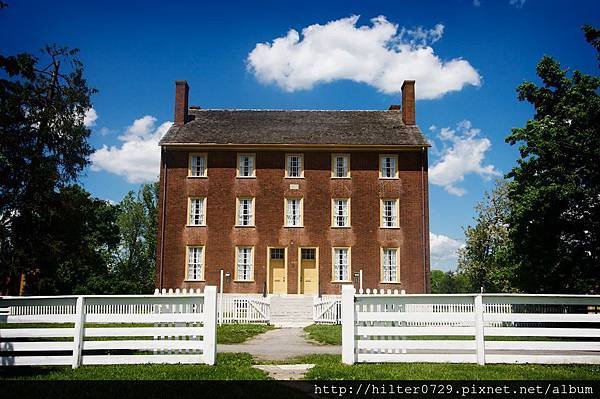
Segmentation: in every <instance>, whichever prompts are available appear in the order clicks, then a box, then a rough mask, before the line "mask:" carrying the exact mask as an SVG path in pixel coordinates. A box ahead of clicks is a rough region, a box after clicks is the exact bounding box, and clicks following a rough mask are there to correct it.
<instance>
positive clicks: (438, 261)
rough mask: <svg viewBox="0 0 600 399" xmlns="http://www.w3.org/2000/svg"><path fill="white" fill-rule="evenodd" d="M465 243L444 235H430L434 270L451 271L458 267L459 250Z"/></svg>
mask: <svg viewBox="0 0 600 399" xmlns="http://www.w3.org/2000/svg"><path fill="white" fill-rule="evenodd" d="M464 245H465V244H464V243H463V242H461V241H458V240H455V239H454V238H450V237H448V236H445V235H443V234H435V233H431V232H430V233H429V248H430V252H431V268H432V269H445V270H447V269H450V268H453V267H452V266H454V265H456V261H457V259H458V250H459V249H460V248H462V247H464Z"/></svg>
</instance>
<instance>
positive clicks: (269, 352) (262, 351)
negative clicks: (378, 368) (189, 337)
mask: <svg viewBox="0 0 600 399" xmlns="http://www.w3.org/2000/svg"><path fill="white" fill-rule="evenodd" d="M217 351H218V352H246V353H250V354H251V355H252V356H254V357H255V358H257V359H260V360H285V359H288V358H291V357H296V356H303V355H311V354H336V355H339V354H341V353H342V347H341V346H339V345H319V344H315V343H311V342H308V341H307V340H306V333H305V332H304V331H303V330H302V328H278V329H275V330H271V331H267V332H266V333H264V334H260V335H257V336H256V337H254V338H251V339H249V340H248V341H246V342H243V343H241V344H231V345H225V344H219V345H217Z"/></svg>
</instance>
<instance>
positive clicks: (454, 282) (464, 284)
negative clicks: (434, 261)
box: [431, 270, 473, 294]
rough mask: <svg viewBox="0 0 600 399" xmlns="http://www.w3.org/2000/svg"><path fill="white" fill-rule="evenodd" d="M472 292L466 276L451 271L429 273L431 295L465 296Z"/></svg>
mask: <svg viewBox="0 0 600 399" xmlns="http://www.w3.org/2000/svg"><path fill="white" fill-rule="evenodd" d="M470 292H473V291H472V290H471V284H470V283H469V280H468V278H467V276H466V275H464V274H462V273H457V272H453V271H448V272H445V273H444V272H443V271H442V270H432V271H431V293H432V294H465V293H470Z"/></svg>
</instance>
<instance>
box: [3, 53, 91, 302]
mask: <svg viewBox="0 0 600 399" xmlns="http://www.w3.org/2000/svg"><path fill="white" fill-rule="evenodd" d="M0 71H1V73H0V265H2V269H0V290H1V291H3V292H13V293H14V292H16V291H17V290H18V285H19V281H20V277H21V275H25V276H26V277H27V283H28V284H32V285H33V286H40V282H36V281H34V280H35V279H36V278H37V277H39V276H43V275H49V274H51V272H50V271H47V270H44V269H45V268H47V267H51V265H49V264H47V263H46V260H47V257H46V254H45V253H44V252H43V251H44V250H43V249H42V248H43V247H44V245H40V242H41V241H44V240H52V237H49V236H47V235H45V234H46V233H45V232H44V228H45V226H44V221H45V219H46V217H47V215H46V212H47V209H48V204H50V203H53V201H55V200H56V198H55V196H56V192H57V191H59V190H60V189H61V188H62V187H65V186H67V185H68V184H70V183H72V182H74V181H75V180H76V178H77V175H78V174H79V173H80V172H81V171H82V170H83V168H85V166H86V165H87V164H88V157H89V155H90V153H91V151H92V148H91V146H90V145H89V143H88V138H89V135H90V130H89V129H87V128H86V127H85V126H84V124H83V116H84V114H85V112H86V111H87V110H88V109H89V108H90V107H91V103H90V96H91V95H92V94H93V93H94V92H95V90H94V89H92V88H90V87H88V85H87V82H86V80H85V78H84V76H83V66H82V64H81V62H79V60H78V59H77V50H71V49H67V48H60V47H56V46H48V47H46V48H45V49H44V50H43V52H42V56H41V58H37V57H34V56H33V55H30V54H19V55H16V56H7V57H5V56H1V55H0Z"/></svg>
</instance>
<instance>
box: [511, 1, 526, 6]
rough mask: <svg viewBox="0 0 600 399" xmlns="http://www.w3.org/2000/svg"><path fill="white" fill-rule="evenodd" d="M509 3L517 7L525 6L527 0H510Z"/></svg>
mask: <svg viewBox="0 0 600 399" xmlns="http://www.w3.org/2000/svg"><path fill="white" fill-rule="evenodd" d="M509 4H510V5H511V6H515V7H517V8H523V6H524V5H525V0H510V1H509Z"/></svg>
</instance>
